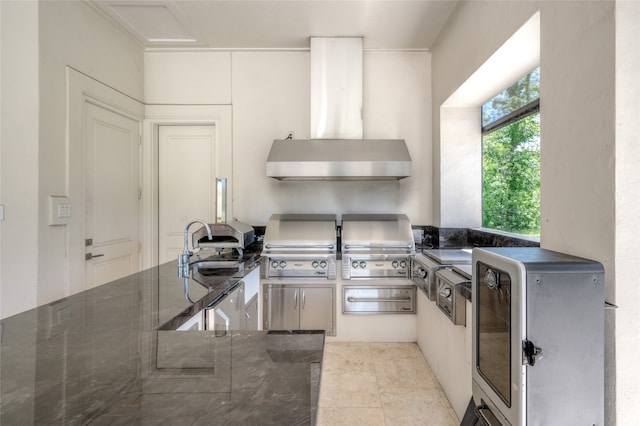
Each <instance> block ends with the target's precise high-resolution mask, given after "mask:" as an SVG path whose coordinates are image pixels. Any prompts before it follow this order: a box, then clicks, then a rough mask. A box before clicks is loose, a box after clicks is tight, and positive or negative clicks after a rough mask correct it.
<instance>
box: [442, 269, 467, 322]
mask: <svg viewBox="0 0 640 426" xmlns="http://www.w3.org/2000/svg"><path fill="white" fill-rule="evenodd" d="M435 281H436V288H437V289H438V290H437V295H436V304H437V305H438V308H440V310H441V311H442V312H443V313H444V314H445V315H446V316H447V318H449V319H450V320H451V322H452V323H453V324H455V325H466V324H467V309H466V299H465V298H464V297H462V294H461V293H460V289H459V288H460V287H461V286H463V285H465V284H468V283H469V282H470V280H469V279H468V278H465V277H463V276H461V275H459V274H457V273H455V272H453V271H451V270H449V269H440V270H439V271H437V272H436V279H435Z"/></svg>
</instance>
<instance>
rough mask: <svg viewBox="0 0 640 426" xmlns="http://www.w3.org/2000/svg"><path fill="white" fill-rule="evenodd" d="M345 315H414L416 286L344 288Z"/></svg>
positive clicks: (343, 308)
mask: <svg viewBox="0 0 640 426" xmlns="http://www.w3.org/2000/svg"><path fill="white" fill-rule="evenodd" d="M343 292H344V302H343V304H342V312H343V313H345V314H414V313H415V312H416V303H415V298H416V288H415V286H413V285H411V286H393V287H385V286H379V287H369V286H345V287H343Z"/></svg>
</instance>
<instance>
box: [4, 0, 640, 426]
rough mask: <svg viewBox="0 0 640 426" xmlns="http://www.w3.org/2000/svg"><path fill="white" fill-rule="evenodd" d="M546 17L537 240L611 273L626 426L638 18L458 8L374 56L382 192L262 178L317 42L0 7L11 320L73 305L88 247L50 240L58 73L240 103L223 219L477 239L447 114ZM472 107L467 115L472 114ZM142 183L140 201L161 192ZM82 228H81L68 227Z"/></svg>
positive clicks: (66, 7)
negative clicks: (212, 40)
mask: <svg viewBox="0 0 640 426" xmlns="http://www.w3.org/2000/svg"><path fill="white" fill-rule="evenodd" d="M251 5H252V6H255V5H253V4H251ZM538 9H540V35H541V39H540V65H541V69H542V75H543V76H542V80H543V83H542V96H541V98H542V99H543V107H542V108H543V109H542V111H543V115H544V116H545V117H553V120H549V119H547V120H548V121H547V122H546V123H545V124H544V125H543V138H544V140H545V141H548V142H545V144H543V164H542V167H543V183H542V187H543V189H542V194H543V195H542V197H543V198H542V217H543V222H542V235H541V241H542V245H543V247H546V248H550V249H555V250H558V251H562V252H567V253H571V254H575V255H580V256H584V257H587V258H593V259H597V260H599V261H601V262H602V263H603V264H604V265H605V268H606V271H607V274H606V280H607V300H608V301H610V302H612V303H615V304H617V305H618V306H619V308H618V310H616V311H615V312H609V313H608V315H609V317H608V318H607V321H608V323H607V324H608V325H607V331H608V334H607V341H606V345H607V346H606V347H607V369H606V377H607V394H606V401H607V403H606V404H607V405H606V406H607V410H606V413H607V423H608V424H614V423H615V422H616V421H617V422H618V423H620V424H628V423H630V422H632V421H633V419H634V418H635V417H637V412H636V410H637V408H636V407H637V406H638V404H637V401H636V400H634V398H637V396H636V395H638V392H636V391H635V389H636V386H637V384H636V382H637V379H635V378H637V377H638V372H637V368H636V367H635V366H634V363H633V362H632V360H633V359H634V356H635V353H636V349H637V348H638V342H637V338H636V337H635V336H636V334H637V333H636V332H635V330H637V325H638V323H640V319H639V318H638V315H639V314H638V313H637V312H636V311H637V310H636V309H633V307H634V306H633V303H634V302H632V301H634V300H636V299H635V297H634V296H637V290H636V288H637V286H636V285H634V284H635V281H634V280H635V279H636V278H635V274H634V273H633V272H632V271H633V267H634V266H635V263H636V262H635V259H634V257H633V255H632V253H637V252H638V241H637V238H635V237H634V236H635V233H636V232H637V231H636V230H637V229H638V216H637V212H638V207H637V200H638V199H640V197H638V193H637V191H638V184H637V182H638V172H637V171H636V170H635V167H634V165H635V164H637V160H638V152H637V148H636V147H635V146H634V144H633V140H634V135H635V134H637V130H638V129H637V123H636V122H635V120H633V119H631V118H632V117H636V116H637V115H638V111H637V108H638V107H637V101H636V99H637V96H634V95H637V93H638V92H637V79H635V78H634V75H635V72H636V70H637V69H638V65H637V63H638V57H637V49H636V48H635V47H636V44H637V39H638V37H637V22H638V19H637V17H638V15H637V13H638V12H637V3H636V2H626V1H618V2H584V3H582V2H566V3H565V2H553V3H551V2H505V3H499V2H460V4H459V5H457V6H456V9H455V11H454V12H453V14H452V16H451V17H450V18H449V21H448V22H447V24H446V25H445V27H443V29H442V30H441V31H440V32H439V35H438V38H437V40H436V43H435V44H433V45H432V46H427V47H428V48H429V50H428V51H427V50H426V49H425V48H422V49H421V50H417V51H413V50H410V51H398V50H394V49H392V48H389V49H388V50H385V49H372V50H366V48H365V65H364V75H365V76H366V77H365V96H364V99H365V104H364V116H365V117H366V118H365V120H364V125H365V134H367V135H371V136H374V135H375V136H377V137H383V136H386V137H399V138H404V139H406V140H407V143H408V145H409V148H410V151H411V154H412V159H413V164H414V174H413V176H412V177H411V178H409V179H407V180H404V181H402V182H401V183H400V184H398V183H385V184H382V185H378V184H372V183H362V182H360V183H357V182H334V183H326V182H309V183H305V184H304V185H299V184H296V183H279V182H277V181H273V180H270V179H267V178H265V176H264V159H265V158H266V155H267V153H268V148H269V146H270V143H271V140H273V139H275V138H284V137H286V135H287V133H288V132H289V131H294V132H295V134H296V136H301V137H303V136H305V135H306V134H307V133H308V127H307V126H308V125H309V124H308V117H309V110H308V109H309V98H308V87H309V81H308V75H309V73H308V56H307V55H308V51H307V49H306V46H307V45H306V44H304V45H303V44H302V43H308V41H307V40H301V41H300V42H299V45H298V47H295V48H291V49H281V48H280V47H281V46H279V45H274V46H267V47H268V48H272V50H268V49H267V50H264V49H260V50H257V49H256V50H251V49H250V47H252V46H239V48H238V49H237V50H234V49H229V48H228V46H221V50H207V49H202V50H201V51H188V52H182V51H179V50H176V51H168V52H164V51H160V50H158V51H156V50H152V49H151V50H149V51H143V49H141V48H140V47H139V46H138V45H137V44H136V43H135V42H133V41H131V39H130V38H129V37H127V36H126V35H124V34H123V33H122V32H120V31H119V30H118V29H115V28H114V26H113V25H112V24H111V23H109V22H108V21H107V20H105V19H104V18H103V17H101V16H100V15H98V14H97V13H96V12H95V11H94V10H93V9H91V8H90V7H88V6H87V5H86V4H84V3H79V2H69V3H64V2H60V3H56V2H42V3H35V2H28V3H25V4H22V5H18V4H17V3H11V2H3V3H2V9H1V13H2V15H1V18H2V39H1V42H2V90H3V99H2V125H3V126H2V132H3V134H2V159H3V160H2V161H3V162H2V170H1V172H2V204H3V206H4V209H5V211H4V220H3V221H2V222H0V223H1V224H2V225H1V226H2V231H1V232H2V252H1V253H2V269H1V271H2V302H1V303H2V317H6V316H9V315H12V314H14V313H17V312H21V311H24V310H26V309H30V308H32V307H34V306H37V305H43V304H46V303H50V302H52V301H54V300H57V299H59V298H61V297H64V296H67V295H69V294H72V293H75V292H76V291H79V290H81V289H80V288H79V287H78V284H77V282H78V280H77V276H78V268H79V267H80V266H82V263H83V261H76V260H73V259H72V258H71V256H70V255H69V253H70V252H74V251H78V250H79V248H78V247H77V245H78V244H77V242H69V238H71V237H73V236H71V237H70V236H69V235H68V234H67V232H68V231H67V230H66V229H65V227H59V226H50V225H49V224H48V211H47V208H46V205H47V203H48V197H49V196H51V195H65V191H66V187H67V185H69V184H70V185H73V180H71V182H70V183H69V182H68V179H69V177H68V174H69V169H68V167H69V166H68V158H67V142H66V136H65V135H66V118H65V97H66V89H65V66H67V65H69V66H71V67H72V68H74V69H76V70H79V71H80V72H82V73H84V74H86V75H88V76H90V77H92V78H94V79H96V80H98V81H100V82H102V83H104V84H106V85H108V86H111V87H113V88H115V89H117V90H118V91H119V92H121V93H124V94H126V95H128V96H130V97H132V98H134V99H137V100H140V101H144V102H145V104H147V105H149V104H158V105H161V104H163V105H164V104H186V105H198V104H206V105H209V104H213V105H220V104H223V105H227V106H228V105H232V106H233V118H232V121H231V122H229V123H227V124H226V126H227V129H230V130H229V134H232V135H233V137H232V142H233V156H232V158H233V176H232V191H233V192H232V194H233V195H232V196H233V203H232V204H231V206H230V207H231V209H232V213H230V216H231V217H238V218H239V219H241V220H242V221H244V222H248V223H251V224H255V225H260V224H265V223H266V220H267V218H268V216H269V214H271V213H273V212H286V211H300V210H301V207H300V206H305V211H303V212H306V210H307V209H308V212H313V213H327V212H334V211H340V212H354V211H357V210H358V209H359V207H360V206H362V205H374V206H379V208H378V210H379V211H393V212H396V211H398V212H403V213H406V214H407V215H409V217H410V218H411V220H412V223H415V224H423V225H433V226H439V227H442V228H449V227H451V228H455V227H477V226H479V224H478V220H479V219H478V218H476V217H475V215H473V214H472V216H473V217H468V218H467V217H460V216H459V215H460V212H462V213H463V214H464V212H468V211H472V209H467V208H462V207H467V206H466V204H465V203H467V202H468V200H469V199H473V190H472V188H473V187H474V186H473V184H471V189H468V188H465V187H462V188H459V185H460V184H461V182H463V181H464V179H457V177H458V176H459V170H460V167H459V166H458V164H459V163H458V161H459V159H460V156H459V155H458V153H459V152H460V151H462V152H464V149H465V147H464V146H457V145H455V144H453V143H450V142H447V141H446V140H445V139H444V137H445V136H446V132H444V130H449V129H448V128H446V127H445V124H444V123H443V122H442V117H443V116H445V115H446V114H448V113H450V112H451V108H452V107H444V108H443V107H441V105H442V104H443V103H444V102H445V101H446V100H447V99H449V97H450V96H451V94H452V93H454V92H455V91H456V90H457V89H458V87H460V86H461V85H462V83H463V82H465V81H466V80H467V79H468V77H469V76H470V75H472V74H473V73H474V71H475V70H476V69H478V68H479V67H480V65H482V63H484V62H485V60H486V59H487V58H489V57H490V56H491V54H492V53H493V52H494V51H495V50H496V49H497V48H498V47H499V46H501V45H502V44H503V43H504V41H505V40H507V39H508V38H509V37H510V36H511V35H512V34H513V33H514V32H515V31H516V30H517V29H518V28H520V27H521V26H522V25H523V24H524V23H525V22H526V21H527V20H528V19H529V18H530V17H531V16H532V15H533V14H534V13H535V12H536V11H537V10H538ZM411 22H413V21H411ZM477 34H482V37H477ZM18 35H19V36H18ZM223 44H224V43H223ZM224 47H227V49H224ZM243 49H246V50H243ZM221 61H222V62H221ZM221 63H222V64H223V65H220V64H221ZM225 73H226V74H225ZM225 75H226V78H222V77H224V76H225ZM211 76H215V77H216V78H212V77H211ZM202 81H206V82H208V83H209V84H211V85H212V86H213V87H211V86H208V87H206V88H203V87H202V86H201V83H200V82H202ZM192 82H197V84H191V83H192ZM217 84H219V85H220V86H222V87H219V86H217ZM486 84H488V82H486ZM584 88H589V90H584ZM416 94H419V95H416ZM231 95H232V96H231ZM380 100H383V101H384V102H380ZM462 106H463V108H462V111H459V112H460V113H462V114H463V113H464V112H465V111H468V110H469V109H471V114H475V113H474V112H473V108H466V107H470V106H469V105H462ZM267 110H268V111H269V114H265V113H264V111H267ZM197 115H198V114H197V113H193V114H192V116H191V117H190V118H193V116H197ZM34 119H35V120H36V122H37V123H38V125H37V126H34V125H33V122H34ZM634 126H636V127H634ZM634 130H636V131H635V132H634ZM16 140H20V141H21V143H20V144H17V143H15V141H16ZM587 141H588V143H587ZM143 149H145V148H143ZM247 153H252V155H247ZM72 166H73V165H72ZM463 169H464V168H463ZM452 170H455V171H456V173H455V174H452V173H450V172H451V171H452ZM144 185H145V186H143V193H145V194H146V193H147V191H148V190H149V188H151V183H150V182H147V183H145V184H144ZM614 188H615V190H614ZM67 195H68V194H67ZM73 207H74V206H73V205H72V208H73ZM76 223H77V221H76V218H75V216H74V212H72V224H71V225H70V226H77V225H76ZM148 227H149V228H148V229H147V228H144V225H143V228H144V229H143V230H142V235H143V254H142V257H143V261H142V265H151V264H153V260H152V257H151V254H150V253H149V251H148V250H146V251H145V250H144V247H148V245H147V242H149V241H152V238H151V236H150V233H151V231H150V229H151V228H152V227H151V224H148ZM33 241H38V242H39V244H38V245H37V246H36V247H34V245H33ZM80 249H81V247H80ZM26 254H31V255H26ZM74 259H75V258H74ZM15 283H21V284H20V286H19V287H18V286H16V284H15ZM625 308H626V309H625ZM614 317H615V318H614ZM614 325H615V327H614Z"/></svg>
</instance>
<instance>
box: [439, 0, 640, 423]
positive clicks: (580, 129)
mask: <svg viewBox="0 0 640 426" xmlns="http://www.w3.org/2000/svg"><path fill="white" fill-rule="evenodd" d="M618 4H619V3H618ZM615 5H616V4H615V3H614V2H605V1H595V2H594V1H584V2H581V1H567V2H545V1H540V2H529V1H526V2H462V3H460V4H459V5H458V7H457V9H456V11H455V12H454V14H453V16H452V18H451V20H450V21H449V23H448V24H447V26H446V27H445V29H444V30H443V32H442V33H441V35H440V36H439V38H438V40H437V42H436V45H435V46H434V47H433V49H432V55H433V56H432V64H433V66H432V79H433V91H434V108H433V117H434V119H433V121H434V133H433V138H434V170H435V173H436V177H435V179H434V181H435V186H434V193H435V200H434V203H435V208H434V218H435V223H440V222H441V221H443V220H445V219H443V218H444V216H445V215H446V213H447V212H446V211H444V209H443V208H442V207H443V205H442V204H441V200H442V199H444V195H443V194H444V193H445V192H446V191H447V190H448V189H449V188H447V187H445V186H444V185H443V183H445V182H444V181H443V180H442V178H441V176H443V175H444V171H443V170H441V168H442V164H441V162H440V156H441V152H442V150H443V149H444V147H443V146H441V143H442V142H441V139H440V133H441V129H440V120H441V116H440V111H439V106H440V105H441V104H442V102H444V101H445V100H446V99H447V98H448V97H449V96H450V95H451V94H452V93H454V92H455V91H456V90H457V88H458V87H460V86H461V85H462V84H463V83H464V82H465V81H466V79H467V78H468V77H469V76H470V75H471V74H473V73H474V72H475V70H477V69H478V68H479V67H480V66H481V65H482V64H483V63H484V62H485V61H486V60H487V59H488V58H489V57H490V56H491V55H492V53H493V52H494V51H495V50H496V49H497V48H498V47H500V46H501V45H502V44H503V43H504V42H505V41H506V40H507V39H508V38H509V37H510V36H511V34H513V33H514V32H515V31H516V30H517V29H518V28H519V27H520V26H521V25H522V24H524V23H525V21H526V20H527V19H529V17H531V16H532V15H533V14H534V13H535V12H536V11H537V10H540V37H541V46H540V69H541V133H542V148H541V151H542V160H541V163H542V166H541V167H542V171H541V181H542V182H541V197H542V201H541V204H542V208H541V216H542V224H541V228H542V230H541V244H542V246H543V247H546V248H549V249H553V250H558V251H563V252H567V253H571V254H574V255H579V256H584V257H587V258H591V259H595V260H597V261H600V262H602V263H603V264H604V266H605V270H606V298H607V300H608V301H611V302H617V303H618V304H622V305H624V304H625V302H626V301H627V300H628V301H629V303H632V304H634V305H635V304H637V299H631V298H629V299H624V301H623V300H621V299H620V298H619V297H618V296H617V295H616V293H617V290H618V288H620V287H621V286H625V287H627V286H630V285H632V284H621V283H620V281H619V280H618V279H617V271H618V270H617V267H616V264H615V262H614V259H615V256H616V239H617V238H618V237H621V236H622V234H624V233H627V232H630V229H631V228H626V229H624V230H623V229H621V227H620V225H619V224H618V225H616V214H615V211H616V210H615V209H616V205H617V204H616V203H617V200H620V197H621V196H620V193H619V191H618V195H616V193H617V192H616V186H615V180H614V178H615V175H616V167H617V166H616V162H615V161H616V159H615V152H616V134H615V125H616V119H618V120H622V121H624V122H625V123H627V122H628V120H627V119H624V118H622V117H620V116H618V117H616V109H615V105H616V103H615V97H614V93H615V91H614V89H615V85H614V84H615V74H614V71H615V65H616V57H615V52H616V51H615V48H616V43H615V28H616V26H615V17H614V8H615ZM635 22H637V21H635ZM632 35H637V34H636V33H633V34H632ZM631 40H635V41H636V42H637V40H638V39H637V38H635V39H633V38H632V37H631V34H629V35H628V38H627V43H629V44H631V43H632V42H631ZM636 46H637V43H636ZM636 52H637V47H636ZM633 69H634V70H635V71H636V75H637V68H633ZM627 72H628V71H627ZM629 75H630V74H627V76H629ZM621 89H622V90H624V89H623V88H621ZM634 99H635V100H636V102H637V97H635V98H634ZM633 112H635V113H636V114H637V110H636V111H634V110H628V111H627V113H628V114H629V115H628V117H631V116H632V113H633ZM636 117H637V115H636ZM636 122H637V119H636ZM618 126H619V127H620V123H619V125H618ZM632 133H634V132H632ZM635 134H636V135H637V132H635ZM478 142H479V141H478ZM627 146H631V144H630V143H629V144H628V145H627ZM636 160H637V158H635V159H634V160H629V161H636ZM625 161H626V160H625ZM629 164H631V163H629ZM626 175H630V176H635V177H636V178H637V176H638V172H637V171H631V170H628V171H627V172H626ZM625 178H626V179H628V178H629V176H625ZM469 185H477V183H476V182H469ZM634 195H635V194H634ZM616 197H617V199H616ZM624 198H625V199H627V201H630V200H631V199H633V198H634V197H626V196H625V197H624ZM635 199H636V200H637V195H636V198H635ZM632 211H633V208H628V210H627V217H631V215H632V213H631V212H632ZM635 212H636V213H635V214H636V215H637V209H636V210H635ZM634 220H635V221H636V222H635V224H636V228H635V229H636V231H635V232H636V235H637V220H636V219H634ZM459 225H462V224H459ZM635 240H637V238H635ZM633 244H637V243H633ZM637 252H638V250H637V247H636V250H635V251H634V255H636V256H637ZM636 284H637V279H636V283H634V284H633V285H636ZM636 286H637V285H636ZM621 309H623V308H622V307H621ZM636 311H637V309H636ZM608 318H610V319H609V320H608V321H607V325H606V341H607V354H606V356H605V369H606V374H605V375H606V378H605V380H606V391H605V404H606V410H605V411H606V424H615V422H616V416H617V418H618V420H619V421H620V423H621V424H625V422H624V421H623V420H624V419H630V418H634V417H635V418H636V419H637V418H638V417H639V416H640V414H639V412H638V411H637V410H638V408H637V407H638V406H639V405H638V404H637V401H636V403H635V406H633V404H628V406H626V407H622V406H619V407H618V410H617V413H616V406H615V399H616V395H615V392H616V377H621V376H626V375H630V376H631V375H633V374H634V373H635V376H633V377H636V378H637V369H635V368H634V369H631V367H630V366H626V367H625V366H624V365H618V366H617V370H616V363H615V359H614V350H613V348H614V347H615V351H617V354H616V355H617V356H618V358H620V356H621V354H620V352H621V351H622V352H623V353H627V354H629V356H631V355H632V354H636V353H637V350H638V349H639V347H638V344H637V342H634V343H633V345H630V346H626V347H621V346H620V345H619V344H618V345H616V346H614V336H615V335H618V336H620V334H621V333H624V332H623V331H622V329H625V330H627V332H628V333H630V332H631V331H632V330H635V333H636V334H637V329H638V326H639V325H640V321H638V318H637V315H635V316H634V315H631V316H630V319H632V321H630V322H629V323H624V324H621V323H620V321H614V318H613V315H612V314H608ZM634 389H635V388H633V387H632V386H631V385H630V384H628V385H627V387H626V389H621V388H620V383H618V384H617V397H618V398H621V397H623V398H630V397H631V395H637V392H636V391H635V390H634ZM635 399H637V396H635Z"/></svg>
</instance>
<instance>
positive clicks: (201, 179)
mask: <svg viewBox="0 0 640 426" xmlns="http://www.w3.org/2000/svg"><path fill="white" fill-rule="evenodd" d="M158 138H159V141H158V145H159V147H158V151H159V159H158V192H159V194H158V198H159V200H158V205H159V206H158V228H159V230H158V261H159V263H164V262H168V261H170V260H177V258H178V254H179V253H181V252H182V250H183V249H184V228H185V226H186V225H187V223H189V222H190V221H192V220H193V219H200V220H204V221H207V222H208V223H214V222H215V212H216V209H215V207H216V203H215V192H216V191H215V179H216V170H215V158H214V156H215V152H216V149H215V148H216V147H215V144H216V140H215V131H214V127H213V126H160V128H159V132H158ZM199 227H200V225H198V224H196V225H194V226H192V227H191V229H190V231H191V233H192V232H193V231H195V230H197V229H198V228H199ZM189 247H191V240H189Z"/></svg>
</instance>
